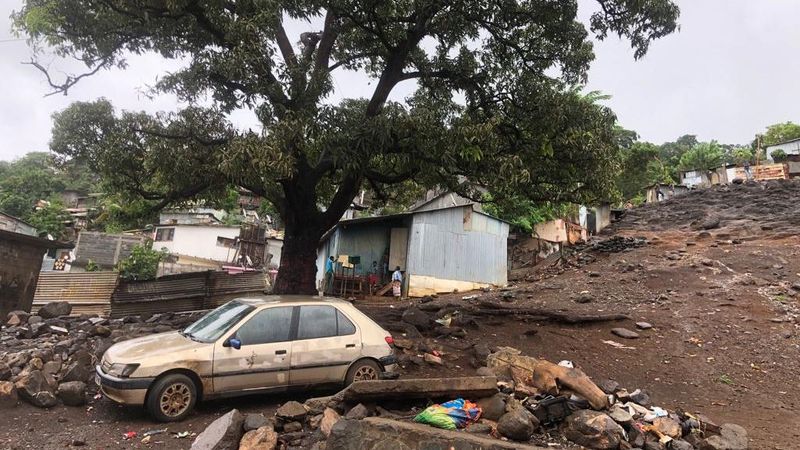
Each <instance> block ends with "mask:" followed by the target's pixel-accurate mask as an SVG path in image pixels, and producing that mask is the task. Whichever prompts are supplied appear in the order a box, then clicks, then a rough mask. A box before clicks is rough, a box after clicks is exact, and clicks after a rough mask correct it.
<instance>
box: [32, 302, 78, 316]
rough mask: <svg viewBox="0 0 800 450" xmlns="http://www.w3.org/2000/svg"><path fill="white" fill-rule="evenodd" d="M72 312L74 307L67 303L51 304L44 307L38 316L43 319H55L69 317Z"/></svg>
mask: <svg viewBox="0 0 800 450" xmlns="http://www.w3.org/2000/svg"><path fill="white" fill-rule="evenodd" d="M71 312H72V305H70V304H69V303H67V302H50V303H48V304H46V305H44V306H42V307H41V308H40V309H39V311H38V312H37V313H36V314H37V315H38V316H39V317H41V318H43V319H53V318H56V317H61V316H68V315H70V313H71Z"/></svg>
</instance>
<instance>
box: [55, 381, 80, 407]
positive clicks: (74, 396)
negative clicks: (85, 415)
mask: <svg viewBox="0 0 800 450" xmlns="http://www.w3.org/2000/svg"><path fill="white" fill-rule="evenodd" d="M58 398H60V399H61V401H62V402H63V403H64V404H65V405H67V406H82V405H85V404H86V383H84V382H83V381H68V382H66V383H61V384H60V385H59V386H58Z"/></svg>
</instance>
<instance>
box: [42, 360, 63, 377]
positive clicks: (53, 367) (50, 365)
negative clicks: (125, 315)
mask: <svg viewBox="0 0 800 450" xmlns="http://www.w3.org/2000/svg"><path fill="white" fill-rule="evenodd" d="M60 370H61V361H50V362H46V363H44V367H42V372H44V373H46V374H49V375H55V374H57V373H58V372H59V371H60Z"/></svg>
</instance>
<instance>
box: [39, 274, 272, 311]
mask: <svg viewBox="0 0 800 450" xmlns="http://www.w3.org/2000/svg"><path fill="white" fill-rule="evenodd" d="M265 276H266V275H265V274H264V273H261V272H246V273H241V274H236V275H231V274H228V273H226V272H195V273H187V274H180V275H170V276H166V277H162V278H159V279H158V280H152V281H132V282H125V281H121V282H118V280H117V279H118V273H117V272H77V273H76V272H72V273H61V272H43V273H42V274H41V275H40V277H39V283H38V284H37V286H36V294H35V295H34V298H33V310H34V311H36V310H38V308H40V307H41V306H42V305H45V304H47V303H50V302H69V303H70V304H71V305H72V314H99V315H111V317H124V316H129V315H137V314H143V313H163V312H178V311H196V310H202V309H209V308H215V307H217V306H219V305H221V304H222V303H224V302H226V301H228V300H230V299H232V298H235V297H239V296H242V295H247V294H261V293H263V291H264V289H265V288H266V286H267V285H266V278H265Z"/></svg>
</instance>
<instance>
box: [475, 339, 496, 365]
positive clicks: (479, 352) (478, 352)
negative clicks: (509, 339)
mask: <svg viewBox="0 0 800 450" xmlns="http://www.w3.org/2000/svg"><path fill="white" fill-rule="evenodd" d="M472 351H473V352H474V353H475V359H477V360H478V362H479V363H480V364H481V366H484V365H486V358H488V357H489V355H491V354H492V351H491V350H489V346H488V345H486V344H485V343H482V342H481V343H479V344H475V346H473V347H472Z"/></svg>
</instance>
